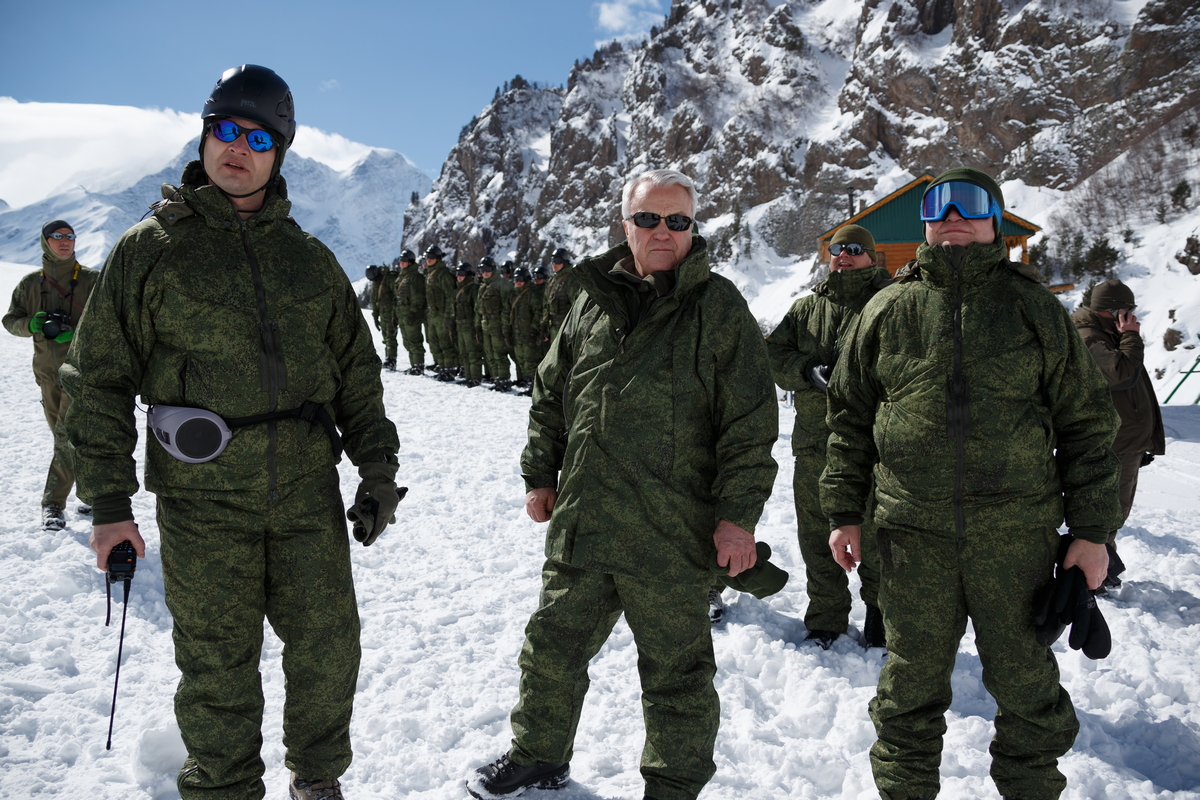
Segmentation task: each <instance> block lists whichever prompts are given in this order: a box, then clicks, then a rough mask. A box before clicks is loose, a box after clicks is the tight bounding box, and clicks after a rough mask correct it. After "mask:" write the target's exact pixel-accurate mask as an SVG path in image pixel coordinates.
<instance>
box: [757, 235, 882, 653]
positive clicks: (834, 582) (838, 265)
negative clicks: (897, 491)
mask: <svg viewBox="0 0 1200 800" xmlns="http://www.w3.org/2000/svg"><path fill="white" fill-rule="evenodd" d="M891 282H892V276H891V275H890V274H889V273H888V271H887V270H886V269H883V268H882V267H877V266H875V237H874V236H872V235H871V232H870V231H868V230H867V229H866V228H864V227H862V226H861V225H843V226H842V227H841V228H839V229H838V230H837V231H836V232H835V233H834V234H833V238H832V239H831V240H830V243H829V275H828V277H826V278H825V279H824V280H823V281H821V282H820V283H818V284H817V285H816V286H815V287H814V288H813V293H812V294H810V295H808V296H807V297H802V298H800V299H799V300H797V301H796V302H795V303H793V304H792V307H791V308H790V309H789V310H788V312H787V314H786V315H785V316H784V318H783V320H782V321H781V322H780V323H779V325H778V327H776V328H775V330H774V331H772V332H771V335H770V336H769V337H767V352H768V353H769V354H770V356H771V367H772V369H773V370H774V373H775V382H776V383H777V384H779V386H780V388H782V389H786V390H788V391H791V392H794V393H795V395H794V397H795V403H794V405H795V408H796V423H795V426H794V427H793V429H792V455H793V456H795V458H796V470H795V473H794V477H793V478H792V489H793V495H794V500H795V505H796V527H797V529H798V536H799V539H800V555H801V556H802V557H803V559H804V570H805V573H806V576H807V589H808V607H807V608H806V609H805V610H804V625H805V627H806V628H808V635H807V636H806V637H805V638H806V639H807V640H809V641H814V642H816V643H817V644H818V645H819V646H820V647H822V648H823V649H826V650H828V649H829V647H830V645H831V644H832V643H833V641H834V640H835V639H837V637H838V636H841V635H842V634H844V633H845V632H846V630H847V628H848V627H849V616H850V589H849V581H848V580H847V578H846V571H845V570H843V569H842V568H841V566H839V565H838V563H837V562H836V561H834V560H833V556H832V555H831V554H830V552H829V524H828V519H827V518H826V517H825V515H824V514H823V513H821V496H820V487H819V485H818V481H819V480H820V478H821V472H822V471H823V470H824V469H825V445H826V441H827V440H828V439H829V427H828V426H827V425H826V424H825V417H826V414H827V413H828V410H829V409H828V403H827V402H826V399H825V391H826V388H827V387H828V385H829V373H830V371H831V370H832V369H833V365H834V364H835V363H836V362H837V357H838V341H839V339H840V338H841V337H842V335H843V334H844V332H845V331H846V330H847V329H848V328H849V327H850V325H851V324H852V323H853V322H854V320H855V318H856V317H857V316H858V314H859V313H860V312H861V311H862V309H863V306H865V305H866V304H867V301H868V300H870V299H871V298H872V297H874V296H875V295H876V294H878V293H879V291H880V290H882V289H884V288H885V287H887V286H889V285H890V284H891ZM863 526H864V527H863V534H862V543H863V561H862V564H861V565H859V568H858V574H859V577H860V578H861V579H862V588H861V591H860V596H861V597H862V600H863V602H864V603H865V604H866V606H867V608H866V618H865V620H864V622H863V644H864V645H866V646H867V647H885V646H886V644H887V639H886V636H885V634H884V629H883V615H882V614H881V613H880V610H879V556H878V553H877V551H876V549H875V529H874V526H873V524H872V522H871V520H870V519H869V518H867V519H864V521H863Z"/></svg>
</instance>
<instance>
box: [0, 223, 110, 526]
mask: <svg viewBox="0 0 1200 800" xmlns="http://www.w3.org/2000/svg"><path fill="white" fill-rule="evenodd" d="M38 238H39V241H40V243H41V245H42V268H41V269H40V270H37V271H36V272H31V273H29V274H28V275H26V276H25V277H24V278H22V279H21V281H20V283H18V284H17V288H15V289H13V294H12V303H11V305H9V307H8V313H7V314H5V315H4V327H5V328H6V329H7V330H8V332H9V333H11V334H13V335H14V336H30V337H33V378H34V380H35V381H36V382H37V385H38V388H39V389H40V390H41V393H42V411H43V412H44V413H45V415H46V424H48V425H49V426H50V432H51V433H53V434H54V449H53V451H52V454H51V456H50V470H49V471H48V472H47V473H46V486H45V489H44V490H43V491H42V527H43V528H44V529H46V530H62V529H63V528H65V527H66V525H67V520H66V517H65V515H64V512H63V509H64V508H65V507H66V504H67V496H68V495H70V494H71V487H72V486H74V484H75V471H74V468H73V467H72V459H71V449H70V447H68V445H67V433H66V428H64V427H63V421H64V420H65V419H66V416H67V409H69V408H70V407H71V398H70V396H69V395H67V393H66V392H64V391H63V388H62V384H60V383H59V380H58V368H59V367H61V366H62V365H63V362H64V361H66V359H67V350H68V348H70V346H71V340H72V339H74V338H75V330H76V328H78V327H79V323H80V321H81V320H82V318H83V309H84V307H86V306H87V302H88V297H90V296H91V294H92V289H93V288H95V286H96V281H97V280H98V279H99V278H100V273H99V272H98V271H96V270H94V269H90V268H88V267H85V266H83V265H82V264H80V263H79V261H78V260H77V259H76V258H75V229H74V228H72V227H71V225H70V223H68V222H67V221H66V220H61V219H55V220H51V221H50V222H47V223H46V224H45V225H43V226H42V230H41V235H40V236H39V237H38ZM78 510H79V513H81V514H84V515H85V516H86V515H87V514H90V513H91V507H90V506H88V505H87V504H86V503H81V504H80V505H79V506H78Z"/></svg>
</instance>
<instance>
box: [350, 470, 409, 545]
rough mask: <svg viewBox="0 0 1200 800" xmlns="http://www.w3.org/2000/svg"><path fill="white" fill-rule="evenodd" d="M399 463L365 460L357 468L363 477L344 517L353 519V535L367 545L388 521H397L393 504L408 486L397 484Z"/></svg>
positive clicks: (400, 498) (406, 492)
mask: <svg viewBox="0 0 1200 800" xmlns="http://www.w3.org/2000/svg"><path fill="white" fill-rule="evenodd" d="M397 467H398V465H396V464H388V463H385V462H382V461H368V462H366V463H364V464H362V465H360V466H359V468H358V474H359V477H361V478H362V481H361V482H360V483H359V484H358V491H357V492H356V493H355V495H354V505H352V506H350V508H349V509H348V510H347V511H346V518H347V519H348V520H350V521H351V522H353V523H354V538H355V539H357V540H358V541H360V542H362V543H363V546H364V547H366V546H369V545H371V544H373V543H374V542H375V540H376V539H378V538H379V534H381V533H383V529H384V528H386V527H387V526H388V523H389V522H395V521H396V506H398V505H399V504H400V501H401V500H403V499H404V495H406V494H408V487H407V486H400V487H397V486H396V469H397Z"/></svg>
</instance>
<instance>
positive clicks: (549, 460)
mask: <svg viewBox="0 0 1200 800" xmlns="http://www.w3.org/2000/svg"><path fill="white" fill-rule="evenodd" d="M581 306H582V304H581ZM579 311H582V308H580V309H579ZM579 320H580V313H579V312H577V311H575V310H573V311H572V313H571V314H570V315H569V316H568V317H567V320H566V322H564V323H563V330H566V329H567V326H568V325H570V326H571V330H572V331H577V330H578V328H579ZM571 339H572V336H571V335H564V334H563V331H559V335H558V336H556V337H554V341H553V342H551V344H550V351H549V352H548V353H547V354H546V357H545V358H543V359H542V362H541V364H540V365H539V366H538V368H537V371H536V373H535V375H534V379H533V405H532V406H530V408H529V439H528V441H527V442H526V443H525V450H524V451H523V452H522V453H521V477H523V478H524V479H525V487H526V488H527V489H531V490H532V489H547V488H549V489H556V488H558V472H559V470H560V469H561V468H562V462H563V454H564V453H565V452H566V449H567V419H566V416H565V415H564V412H563V392H565V391H566V382H567V376H568V375H569V374H570V371H571V367H572V366H573V365H574V363H575V357H574V354H573V352H572V349H571Z"/></svg>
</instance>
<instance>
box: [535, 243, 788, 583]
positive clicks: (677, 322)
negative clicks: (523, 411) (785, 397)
mask: <svg viewBox="0 0 1200 800" xmlns="http://www.w3.org/2000/svg"><path fill="white" fill-rule="evenodd" d="M692 242H693V243H692V250H691V252H690V253H689V255H688V256H687V258H685V259H684V261H683V262H682V263H681V264H680V266H679V267H678V270H677V271H676V272H675V273H669V274H666V275H664V273H656V274H657V275H663V276H664V277H668V276H669V278H670V280H668V281H664V282H662V283H654V282H651V281H642V280H641V279H639V278H637V277H636V276H630V275H629V274H628V272H626V273H625V274H623V275H622V274H613V270H614V268H616V267H617V265H618V263H623V264H628V265H630V266H632V258H631V256H630V251H629V247H628V246H627V245H625V244H622V245H618V246H617V247H615V248H613V249H611V250H609V251H608V252H607V253H604V254H603V255H600V256H596V257H594V258H588V259H585V260H583V261H582V262H580V264H579V265H578V266H577V267H576V274H577V277H578V279H579V282H580V284H581V287H582V289H583V293H582V294H581V295H580V296H579V297H578V298H577V299H576V301H575V304H574V306H572V308H571V313H570V314H569V315H568V317H567V320H566V322H565V323H564V324H563V328H562V330H561V331H560V333H559V335H558V336H557V337H556V338H555V340H554V342H553V344H552V345H551V349H550V352H549V354H548V355H547V356H546V357H545V359H543V361H542V363H541V365H540V366H539V367H538V371H537V376H536V379H535V383H534V389H533V405H532V407H531V409H530V412H529V441H528V444H527V445H526V447H525V451H524V453H523V454H522V456H521V471H522V473H523V474H524V477H525V481H526V485H527V486H528V487H529V488H530V489H533V488H539V487H557V488H558V497H557V501H556V504H555V506H554V512H553V514H552V516H551V518H550V527H549V530H548V532H547V536H546V555H547V556H548V557H549V558H554V559H557V560H560V561H564V562H566V563H568V564H573V565H575V566H577V567H581V568H584V569H591V570H597V571H600V572H616V573H621V574H626V575H632V576H635V577H638V578H642V579H646V580H658V581H680V580H687V581H693V580H697V579H699V578H700V577H701V576H702V575H704V574H705V573H706V571H707V568H708V565H709V563H710V562H711V561H712V560H713V558H714V556H715V553H716V550H715V547H714V545H713V539H712V536H713V531H714V530H715V529H716V526H717V523H718V521H720V520H722V519H724V520H728V521H729V522H732V523H734V524H736V525H739V526H741V527H742V528H745V529H746V530H748V531H751V532H753V531H754V528H755V526H756V524H757V523H758V518H759V515H760V514H761V513H762V508H763V504H764V503H765V502H766V500H767V497H768V496H769V495H770V493H771V488H772V485H773V483H774V479H775V472H776V464H775V461H774V459H772V458H771V446H772V445H773V443H774V442H775V439H776V436H777V435H778V432H779V412H778V407H777V404H776V401H775V388H774V386H773V385H772V384H771V367H770V363H769V362H768V360H767V352H766V347H765V346H764V345H763V337H762V333H761V331H759V328H758V324H757V323H756V322H755V320H754V317H753V316H752V315H751V314H750V311H749V309H748V308H747V306H746V301H745V299H743V298H742V296H741V294H740V293H739V292H738V290H737V289H736V288H735V287H734V285H733V284H732V283H731V282H730V281H728V280H727V279H725V278H722V277H720V276H719V275H713V274H710V272H709V262H708V254H707V252H706V248H705V243H704V240H703V239H702V238H700V237H698V236H697V237H694V238H693V240H692ZM676 276H677V280H675V278H676ZM652 287H653V288H652ZM659 287H662V288H661V289H660V288H659ZM639 290H640V291H641V292H642V293H643V294H642V296H644V297H646V300H645V302H642V303H639ZM651 291H653V292H655V294H654V295H653V296H652V297H649V296H646V295H645V294H644V293H646V292H651Z"/></svg>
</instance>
